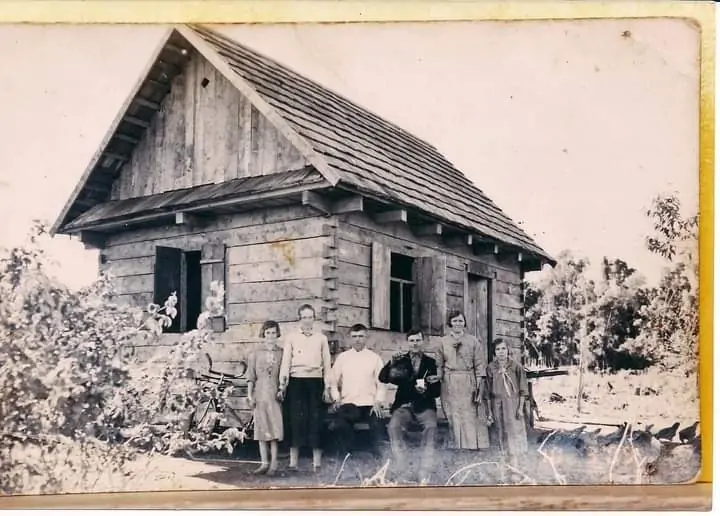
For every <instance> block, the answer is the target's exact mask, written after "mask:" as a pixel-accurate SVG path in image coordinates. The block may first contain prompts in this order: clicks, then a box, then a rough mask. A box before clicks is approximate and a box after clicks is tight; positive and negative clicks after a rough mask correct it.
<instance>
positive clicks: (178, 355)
mask: <svg viewBox="0 0 720 516" xmlns="http://www.w3.org/2000/svg"><path fill="white" fill-rule="evenodd" d="M46 233H47V230H46V227H45V226H44V225H40V224H39V225H37V226H36V227H35V228H34V230H33V232H32V233H31V235H30V238H29V242H28V243H27V245H24V246H21V247H16V248H13V249H10V250H8V251H7V252H5V253H4V255H3V256H2V257H1V258H0V356H1V357H2V365H0V428H1V431H0V432H1V433H0V491H1V492H3V493H8V494H12V493H27V492H37V493H46V492H58V491H66V490H78V489H79V490H87V489H90V488H91V485H89V484H92V482H91V480H90V479H92V478H95V477H97V476H98V475H101V474H102V473H103V472H107V471H108V470H110V471H112V470H115V471H123V468H125V466H126V465H127V464H128V461H131V460H132V459H133V458H134V456H135V453H136V451H137V450H138V449H144V450H153V451H155V452H160V453H175V452H177V451H179V450H183V449H188V448H191V447H195V448H207V447H209V446H214V447H218V446H228V445H231V444H232V440H234V439H237V438H240V439H242V437H243V436H242V435H241V434H238V433H237V432H235V433H233V432H230V433H228V434H226V435H224V436H220V437H217V436H212V435H209V434H208V433H207V432H202V431H200V430H195V431H191V429H189V428H188V427H187V421H188V418H189V415H190V414H191V413H192V411H193V410H194V408H195V407H196V406H197V404H198V403H199V401H201V399H202V397H203V396H204V394H203V389H202V388H201V386H200V385H198V383H197V382H195V381H194V379H193V374H194V369H193V368H194V366H196V364H197V363H198V358H199V354H200V352H201V350H202V348H203V347H204V346H205V345H206V344H207V343H208V342H209V341H210V340H211V339H212V332H211V331H209V330H208V329H206V328H205V323H206V321H207V318H208V317H209V316H210V315H213V316H214V315H222V303H218V302H217V299H216V298H221V297H222V295H223V292H222V285H219V284H214V285H213V286H212V290H213V293H212V295H211V298H209V299H208V301H207V303H206V304H207V306H208V307H210V308H212V309H213V310H214V311H215V312H214V313H209V312H207V311H206V312H204V313H203V314H201V316H200V319H199V321H198V328H199V329H197V330H194V331H192V332H189V333H188V334H185V335H181V336H179V337H178V340H177V342H175V343H173V344H172V345H171V346H166V347H158V348H156V349H167V350H168V352H167V353H162V352H159V353H157V354H156V356H153V357H150V358H149V359H144V360H139V359H136V358H133V356H131V353H129V351H130V350H132V349H135V348H137V347H138V346H150V345H157V344H158V343H159V341H160V337H161V334H162V330H163V328H164V327H167V326H169V324H170V323H171V320H172V317H174V315H175V314H176V310H175V307H174V306H175V303H176V302H177V299H175V298H174V296H171V297H170V299H168V301H167V302H166V303H165V305H164V306H163V307H159V306H157V305H151V306H149V307H147V310H143V309H140V308H132V307H127V306H122V305H119V304H116V303H115V302H113V288H112V282H111V281H110V279H109V278H107V277H102V278H101V279H100V280H99V281H97V282H96V283H94V284H93V285H91V286H90V287H87V288H84V289H81V290H79V291H72V290H70V289H68V288H66V287H64V286H63V285H60V284H58V283H57V282H56V281H54V280H53V279H51V278H50V277H49V276H48V274H47V273H46V270H45V269H46V267H45V265H46V264H47V263H48V259H47V257H46V256H45V254H44V253H43V251H42V248H41V245H40V243H41V241H42V239H43V238H46ZM218 311H219V312H218ZM78 479H81V480H80V483H81V484H82V485H80V486H79V485H78V481H79V480H78ZM83 479H84V480H83Z"/></svg>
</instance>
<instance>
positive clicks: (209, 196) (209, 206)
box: [64, 167, 329, 234]
mask: <svg viewBox="0 0 720 516" xmlns="http://www.w3.org/2000/svg"><path fill="white" fill-rule="evenodd" d="M328 186H329V183H328V182H327V181H326V180H325V178H324V177H323V176H322V175H320V174H319V173H318V172H317V171H316V170H315V169H314V168H312V167H306V168H304V169H302V170H296V171H291V172H282V173H279V174H269V175H265V176H251V177H243V178H238V179H233V180H230V181H224V182H222V183H217V184H208V185H200V186H194V187H190V188H184V189H181V190H171V191H168V192H163V193H158V194H153V195H148V196H143V197H134V198H130V199H123V200H115V201H108V202H105V203H101V204H98V205H96V206H94V207H92V208H90V209H89V210H88V211H87V212H85V213H83V214H82V215H81V216H79V217H78V218H77V219H75V220H73V221H72V222H71V223H69V224H67V225H66V226H65V227H64V231H65V232H67V233H70V234H77V233H81V232H83V231H92V232H114V231H117V230H118V229H130V228H133V227H142V226H147V225H157V224H166V223H168V222H172V221H175V220H177V219H178V215H180V214H188V215H199V216H201V217H202V216H205V215H210V214H218V213H237V212H240V211H248V210H254V209H259V208H267V207H272V206H283V205H290V204H298V203H300V202H301V199H302V194H303V192H305V191H314V190H321V189H323V188H327V187H328Z"/></svg>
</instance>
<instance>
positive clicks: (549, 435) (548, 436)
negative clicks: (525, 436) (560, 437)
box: [537, 430, 567, 486]
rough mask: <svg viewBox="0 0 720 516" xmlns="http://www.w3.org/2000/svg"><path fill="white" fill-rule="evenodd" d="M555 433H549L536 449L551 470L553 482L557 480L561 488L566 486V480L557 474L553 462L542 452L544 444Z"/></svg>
mask: <svg viewBox="0 0 720 516" xmlns="http://www.w3.org/2000/svg"><path fill="white" fill-rule="evenodd" d="M556 433H557V430H553V431H552V432H550V433H549V434H548V435H547V436H546V437H545V439H544V440H543V442H542V444H540V447H539V448H538V449H537V451H538V453H539V454H540V455H542V456H543V458H544V459H545V460H546V461H548V464H550V467H551V468H552V471H553V474H554V475H555V480H557V481H558V483H559V484H560V485H563V486H564V485H567V480H565V477H564V476H562V475H561V474H560V473H559V472H558V470H557V468H556V467H555V463H554V462H553V460H552V459H551V458H550V456H549V455H548V454H547V453H545V452H544V451H543V446H545V443H547V442H548V440H549V439H550V438H551V437H552V436H553V435H555V434H556Z"/></svg>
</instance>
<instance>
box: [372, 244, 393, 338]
mask: <svg viewBox="0 0 720 516" xmlns="http://www.w3.org/2000/svg"><path fill="white" fill-rule="evenodd" d="M370 272H371V275H372V287H371V295H372V299H371V301H370V306H371V310H372V312H371V315H372V317H371V323H372V326H373V328H380V329H383V330H389V329H390V248H389V247H387V246H384V245H382V244H379V243H377V242H373V245H372V270H371V271H370Z"/></svg>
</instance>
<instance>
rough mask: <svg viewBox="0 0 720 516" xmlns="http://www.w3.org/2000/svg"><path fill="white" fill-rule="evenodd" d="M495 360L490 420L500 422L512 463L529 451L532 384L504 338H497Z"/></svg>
mask: <svg viewBox="0 0 720 516" xmlns="http://www.w3.org/2000/svg"><path fill="white" fill-rule="evenodd" d="M493 348H494V359H493V361H492V362H490V364H489V365H488V367H487V391H486V392H487V401H488V413H489V422H490V423H493V422H494V423H495V424H496V430H497V437H498V441H499V442H500V451H501V453H502V454H503V455H504V456H509V458H510V464H511V465H512V466H516V467H517V465H518V458H519V457H520V456H521V455H523V454H524V453H526V452H527V433H526V431H525V414H524V408H525V399H526V398H527V395H528V383H527V378H526V377H525V369H524V368H523V366H522V365H520V364H519V363H517V362H516V361H515V360H513V359H512V358H510V356H509V351H510V350H509V349H508V345H507V343H506V342H505V341H504V340H503V339H495V340H494V341H493Z"/></svg>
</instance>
